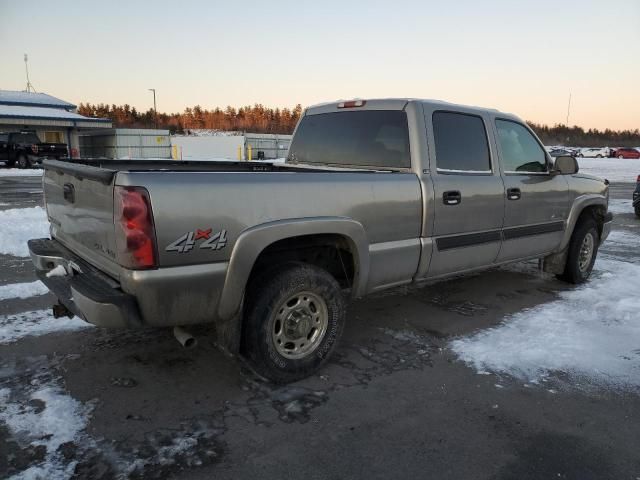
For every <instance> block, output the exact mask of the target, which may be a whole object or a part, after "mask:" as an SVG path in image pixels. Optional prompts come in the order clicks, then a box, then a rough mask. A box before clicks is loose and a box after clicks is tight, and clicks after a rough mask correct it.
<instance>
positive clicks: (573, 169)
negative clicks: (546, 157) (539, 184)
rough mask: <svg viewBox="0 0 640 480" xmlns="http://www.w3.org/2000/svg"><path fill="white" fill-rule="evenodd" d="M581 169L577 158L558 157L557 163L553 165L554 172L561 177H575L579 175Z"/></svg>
mask: <svg viewBox="0 0 640 480" xmlns="http://www.w3.org/2000/svg"><path fill="white" fill-rule="evenodd" d="M578 170H580V167H578V161H577V160H576V159H575V157H569V156H568V155H567V156H561V157H556V161H555V162H554V164H553V171H554V172H556V173H559V174H560V175H573V174H574V173H578Z"/></svg>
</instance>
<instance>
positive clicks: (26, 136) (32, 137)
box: [11, 132, 40, 144]
mask: <svg viewBox="0 0 640 480" xmlns="http://www.w3.org/2000/svg"><path fill="white" fill-rule="evenodd" d="M11 141H12V142H14V143H31V144H33V143H40V139H39V138H38V136H37V135H36V134H35V133H33V132H25V133H22V132H21V133H14V134H12V135H11Z"/></svg>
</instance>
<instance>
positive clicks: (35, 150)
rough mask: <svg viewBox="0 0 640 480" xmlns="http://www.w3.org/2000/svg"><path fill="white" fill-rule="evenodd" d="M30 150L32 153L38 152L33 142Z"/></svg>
mask: <svg viewBox="0 0 640 480" xmlns="http://www.w3.org/2000/svg"><path fill="white" fill-rule="evenodd" d="M31 151H32V152H33V153H38V145H36V144H35V143H34V144H33V145H31Z"/></svg>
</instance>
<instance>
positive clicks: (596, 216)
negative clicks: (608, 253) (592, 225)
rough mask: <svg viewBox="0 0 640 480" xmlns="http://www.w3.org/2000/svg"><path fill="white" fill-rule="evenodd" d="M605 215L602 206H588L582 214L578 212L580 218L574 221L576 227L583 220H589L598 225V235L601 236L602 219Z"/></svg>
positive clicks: (605, 211) (604, 209)
mask: <svg viewBox="0 0 640 480" xmlns="http://www.w3.org/2000/svg"><path fill="white" fill-rule="evenodd" d="M606 213H607V209H606V207H604V206H602V205H590V206H588V207H585V208H584V210H582V212H580V216H579V217H578V220H577V221H576V226H578V225H579V224H580V223H581V222H583V221H584V220H585V219H588V218H591V219H593V220H595V221H596V224H597V225H598V235H600V236H602V228H603V226H604V217H605V215H606Z"/></svg>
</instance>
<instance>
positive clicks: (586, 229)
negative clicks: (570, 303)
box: [558, 218, 600, 284]
mask: <svg viewBox="0 0 640 480" xmlns="http://www.w3.org/2000/svg"><path fill="white" fill-rule="evenodd" d="M599 243H600V235H599V234H598V225H597V224H596V221H595V220H594V219H592V218H587V219H584V220H583V221H581V222H580V223H579V224H578V225H576V227H575V229H574V231H573V235H571V240H570V242H569V254H568V256H567V264H566V266H565V268H564V272H563V273H562V275H559V276H558V278H559V279H560V280H563V281H565V282H569V283H574V284H578V283H583V282H586V281H587V279H588V278H589V276H590V275H591V271H592V270H593V264H594V263H595V261H596V256H597V254H598V245H599Z"/></svg>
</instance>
